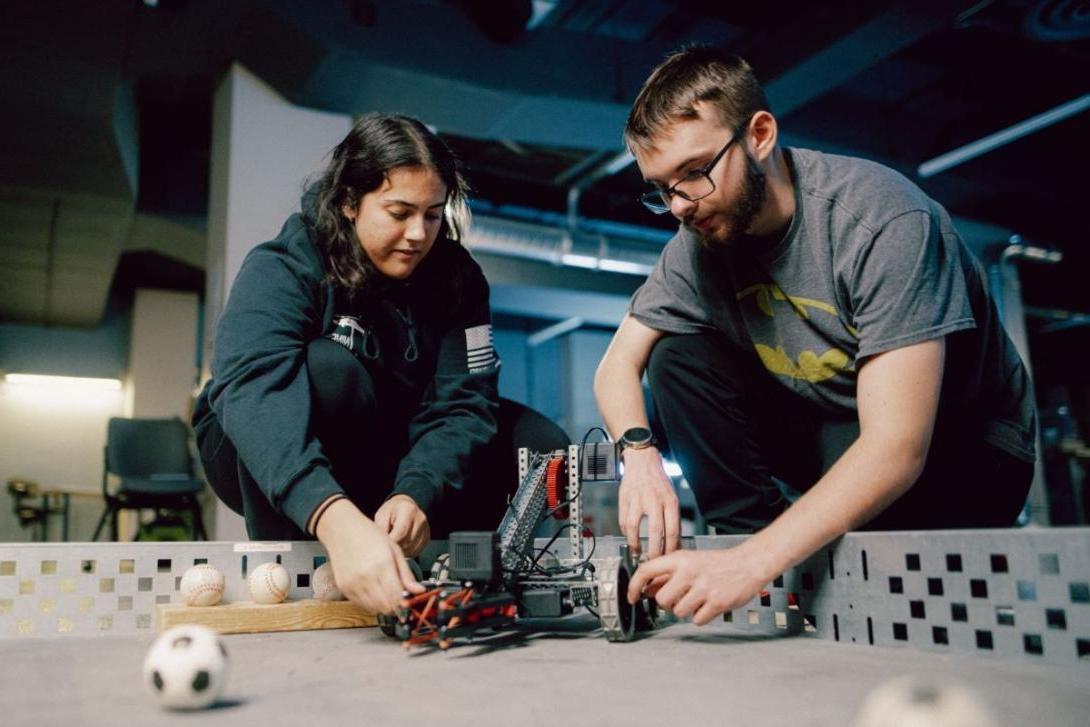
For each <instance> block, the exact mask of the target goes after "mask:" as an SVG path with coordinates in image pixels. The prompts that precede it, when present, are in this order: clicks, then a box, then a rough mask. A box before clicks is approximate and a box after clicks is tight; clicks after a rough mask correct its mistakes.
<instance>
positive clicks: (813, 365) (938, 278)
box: [630, 149, 1035, 461]
mask: <svg viewBox="0 0 1090 727" xmlns="http://www.w3.org/2000/svg"><path fill="white" fill-rule="evenodd" d="M784 154H785V156H786V158H787V161H788V165H789V167H790V168H791V171H792V176H793V178H794V184H795V202H796V208H795V216H794V218H793V219H792V221H791V226H790V228H789V230H788V232H787V234H786V235H785V236H784V238H783V240H781V241H779V242H778V243H775V244H772V245H768V244H765V245H758V244H756V243H755V242H754V241H747V240H743V241H740V242H739V243H738V244H736V245H732V246H730V247H727V248H717V249H711V248H706V247H704V246H702V245H701V244H700V241H699V238H698V236H697V235H696V234H695V233H693V232H691V231H689V230H687V229H685V228H681V229H680V230H679V232H678V233H677V235H675V236H674V238H673V239H672V240H670V242H669V243H668V244H667V245H666V248H665V249H664V250H663V253H662V256H661V258H660V259H659V262H658V264H657V265H656V266H655V269H654V270H653V271H652V273H651V275H650V276H649V277H648V279H647V282H646V283H644V285H643V286H642V287H640V289H639V290H637V291H636V293H635V295H633V297H632V302H631V304H630V312H631V313H632V316H633V317H634V318H636V320H638V321H640V322H641V323H643V324H645V325H647V326H650V327H651V328H654V329H656V330H660V331H665V332H667V333H683V334H684V333H698V332H702V331H719V332H721V333H723V334H725V335H726V336H727V338H728V339H729V340H730V341H731V342H733V343H735V344H737V345H739V346H743V347H745V348H752V349H754V350H755V351H756V353H757V355H758V357H759V358H760V360H761V362H762V363H763V364H764V366H765V368H766V369H768V371H769V372H771V373H772V374H773V375H774V378H775V379H776V380H777V381H779V382H780V383H781V384H783V385H784V386H787V387H788V388H790V389H792V390H793V391H795V392H796V393H798V394H799V395H800V396H803V397H805V398H806V399H809V400H811V401H814V402H816V403H817V404H819V405H820V406H822V407H823V408H825V409H827V410H829V411H830V412H834V413H838V414H844V413H846V412H855V411H856V372H857V370H858V365H859V364H860V363H861V362H862V361H863V360H864V359H866V358H867V357H868V356H873V355H875V354H878V353H882V352H883V351H889V350H892V349H896V348H901V347H903V346H908V345H911V344H914V343H919V342H921V341H927V340H932V339H936V338H941V337H946V343H947V353H946V371H945V374H944V378H943V386H942V399H941V401H940V405H939V421H938V422H937V423H936V436H943V435H945V434H946V433H950V434H952V435H954V434H956V435H958V436H967V437H972V436H981V437H983V438H984V439H985V440H986V441H988V442H990V443H992V444H994V445H995V446H997V447H999V448H1001V449H1003V450H1004V451H1007V452H1009V453H1011V454H1013V455H1015V456H1017V457H1019V458H1022V459H1025V460H1028V461H1033V458H1034V450H1035V431H1034V426H1035V424H1034V422H1035V413H1034V404H1033V396H1032V390H1031V386H1030V381H1029V376H1028V375H1027V372H1026V369H1025V367H1024V366H1023V364H1022V361H1021V359H1020V358H1019V356H1018V353H1017V351H1016V349H1015V348H1014V344H1013V343H1012V342H1011V340H1010V339H1009V338H1008V337H1007V335H1006V332H1005V331H1004V330H1003V327H1002V325H1001V324H1000V322H999V320H998V317H997V312H996V309H995V306H994V304H993V303H992V301H991V299H990V297H989V295H988V293H987V287H986V283H985V276H984V274H983V272H982V269H981V266H980V263H979V261H978V260H977V259H976V258H975V256H973V254H972V253H971V252H970V250H969V249H968V248H967V247H966V246H965V244H964V243H963V242H962V240H961V238H960V237H959V236H958V233H957V232H956V231H955V230H954V227H953V225H952V223H951V221H950V217H949V215H948V214H947V213H946V210H944V209H943V208H942V207H941V206H940V205H939V204H938V203H936V202H935V201H933V200H931V199H930V198H928V197H927V195H925V194H924V193H923V191H922V190H920V188H919V187H917V186H916V185H914V184H913V183H912V182H910V181H909V180H908V179H906V178H905V177H903V176H902V175H900V174H898V173H896V172H894V171H893V170H891V169H888V168H886V167H883V166H881V165H879V164H875V163H873V162H869V161H865V160H862V159H853V158H850V157H843V156H835V155H832V154H822V153H821V152H816V151H811V150H808V149H784Z"/></svg>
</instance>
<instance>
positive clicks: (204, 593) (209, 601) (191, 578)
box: [181, 563, 224, 606]
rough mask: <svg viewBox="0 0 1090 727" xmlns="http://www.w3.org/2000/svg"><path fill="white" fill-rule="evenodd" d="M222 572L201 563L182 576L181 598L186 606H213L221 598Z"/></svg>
mask: <svg viewBox="0 0 1090 727" xmlns="http://www.w3.org/2000/svg"><path fill="white" fill-rule="evenodd" d="M223 582H224V581H223V574H222V573H220V572H219V571H218V570H216V569H215V568H213V567H212V566H210V565H208V564H207V563H202V564H200V565H195V566H193V567H192V568H189V569H188V570H186V572H185V575H183V576H182V584H181V591H182V600H183V601H185V605H187V606H215V605H216V604H217V603H219V602H220V600H221V599H222V598H223Z"/></svg>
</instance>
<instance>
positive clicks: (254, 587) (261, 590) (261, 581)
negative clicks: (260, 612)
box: [247, 563, 291, 604]
mask: <svg viewBox="0 0 1090 727" xmlns="http://www.w3.org/2000/svg"><path fill="white" fill-rule="evenodd" d="M247 583H248V584H249V586H250V595H251V596H252V597H253V599H254V603H266V604H268V603H280V602H281V601H283V600H284V599H285V598H287V597H288V591H289V590H290V589H291V578H290V577H289V576H288V571H287V570H286V569H285V568H284V566H282V565H280V564H279V563H262V564H261V565H259V566H258V567H257V568H254V572H253V573H251V574H250V577H249V578H248V579H247Z"/></svg>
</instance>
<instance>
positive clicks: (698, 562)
mask: <svg viewBox="0 0 1090 727" xmlns="http://www.w3.org/2000/svg"><path fill="white" fill-rule="evenodd" d="M774 577H775V576H768V575H766V574H764V572H763V569H762V567H761V565H760V564H758V563H757V562H756V559H755V558H752V557H750V555H749V554H748V553H747V552H745V551H744V549H743V548H740V547H739V548H730V549H729V550H679V551H677V552H676V553H671V554H669V555H664V556H663V557H661V558H656V559H655V560H650V561H647V562H646V563H643V564H641V565H640V567H639V568H637V569H636V573H635V575H634V576H633V577H632V581H631V582H630V583H629V585H628V601H629V603H636V601H638V600H639V599H640V598H641V597H642V596H653V597H654V598H655V600H656V601H657V602H658V604H659V605H660V606H662V608H664V609H666V610H667V611H671V612H672V613H673V614H674V615H675V616H677V617H679V618H687V617H689V616H692V617H693V623H695V624H696V625H698V626H703V625H704V624H706V623H708V622H709V621H711V620H712V619H714V618H715V617H716V616H718V615H719V614H721V613H723V612H724V611H729V610H731V609H734V608H737V607H738V606H741V605H742V604H744V603H747V602H748V601H749V600H750V599H751V598H753V597H754V596H756V595H757V594H758V593H760V592H761V589H762V588H764V587H765V586H766V585H767V584H768V582H769V581H771V580H772V578H774Z"/></svg>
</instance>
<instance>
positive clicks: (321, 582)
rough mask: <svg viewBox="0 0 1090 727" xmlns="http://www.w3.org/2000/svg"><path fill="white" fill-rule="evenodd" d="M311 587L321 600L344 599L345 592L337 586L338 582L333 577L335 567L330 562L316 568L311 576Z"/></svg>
mask: <svg viewBox="0 0 1090 727" xmlns="http://www.w3.org/2000/svg"><path fill="white" fill-rule="evenodd" d="M310 587H311V590H313V591H314V597H315V598H317V599H318V600H319V601H343V600H344V594H343V593H341V589H340V588H337V582H336V581H335V580H334V578H333V569H332V568H331V567H330V566H329V563H322V564H321V565H320V566H318V567H317V568H316V569H315V570H314V575H313V576H311V577H310Z"/></svg>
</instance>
